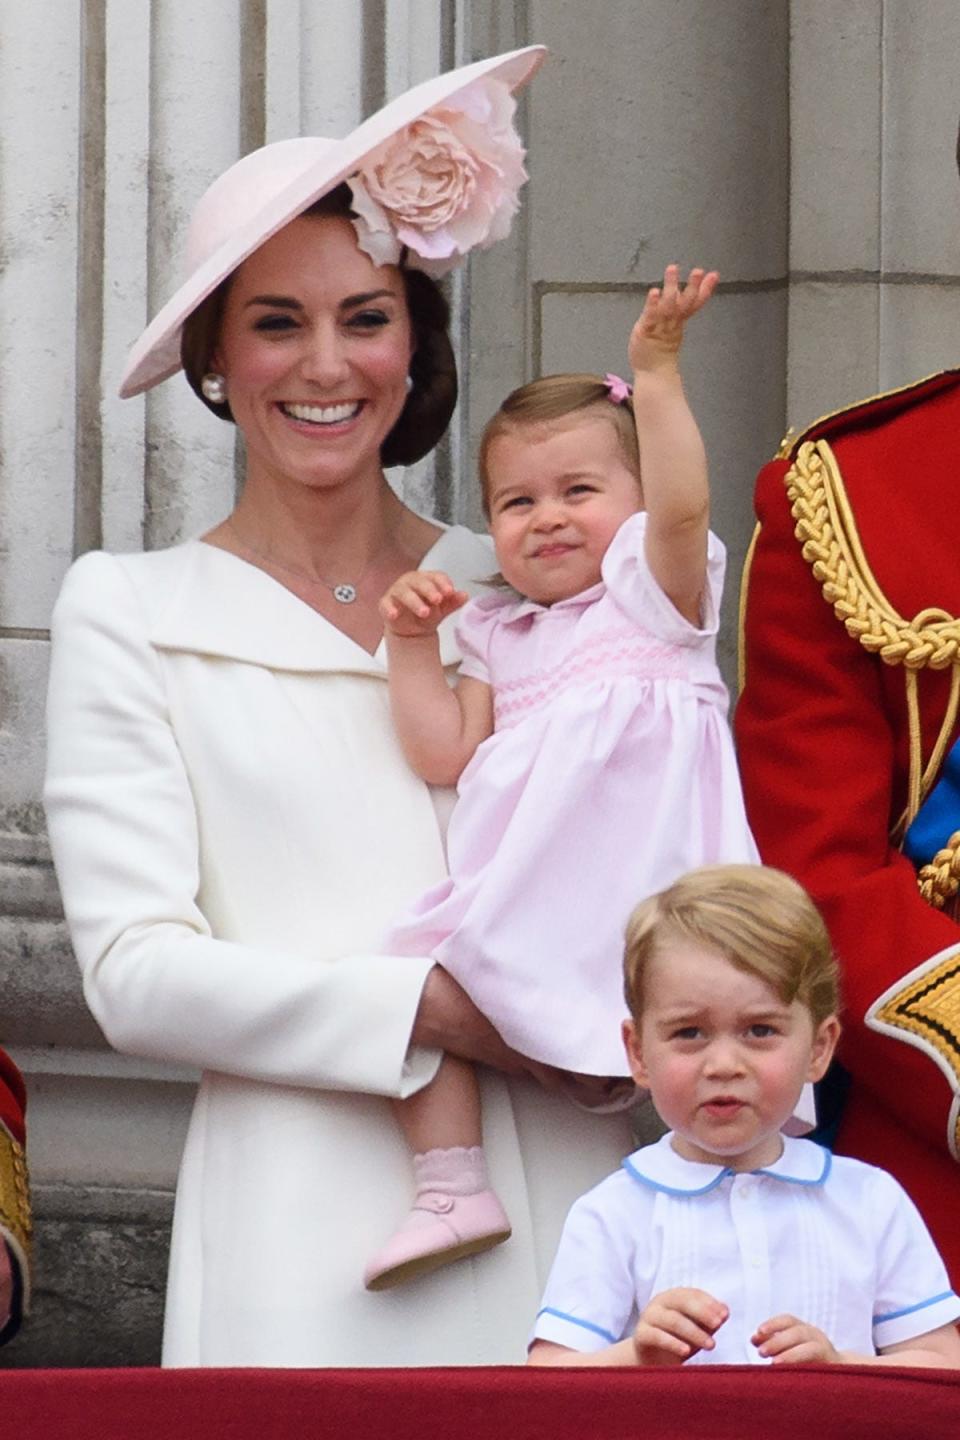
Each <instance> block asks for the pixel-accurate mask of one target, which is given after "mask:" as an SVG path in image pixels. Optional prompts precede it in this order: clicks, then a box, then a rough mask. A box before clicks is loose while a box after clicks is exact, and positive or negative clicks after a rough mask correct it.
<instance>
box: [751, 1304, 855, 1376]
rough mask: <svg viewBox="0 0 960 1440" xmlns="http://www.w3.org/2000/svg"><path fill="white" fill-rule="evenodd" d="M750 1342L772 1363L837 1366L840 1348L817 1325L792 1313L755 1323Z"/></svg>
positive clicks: (839, 1358)
mask: <svg viewBox="0 0 960 1440" xmlns="http://www.w3.org/2000/svg"><path fill="white" fill-rule="evenodd" d="M750 1339H751V1342H752V1343H753V1344H754V1345H756V1347H757V1349H758V1350H759V1352H760V1354H761V1355H763V1356H765V1357H766V1358H767V1359H769V1360H772V1361H773V1363H774V1365H839V1364H840V1363H841V1358H842V1357H841V1356H840V1353H839V1351H837V1350H835V1349H834V1348H833V1345H832V1344H831V1343H830V1341H829V1340H828V1339H827V1337H826V1335H824V1333H823V1331H822V1330H818V1329H817V1327H816V1325H807V1324H805V1323H804V1321H802V1320H798V1319H797V1317H796V1316H795V1315H774V1317H773V1319H772V1320H764V1322H763V1324H762V1325H758V1326H757V1330H756V1334H755V1335H751V1337H750Z"/></svg>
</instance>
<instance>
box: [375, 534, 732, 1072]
mask: <svg viewBox="0 0 960 1440" xmlns="http://www.w3.org/2000/svg"><path fill="white" fill-rule="evenodd" d="M645 525H646V515H645V514H643V513H639V514H637V515H633V516H631V517H630V519H628V520H627V521H626V522H625V524H624V525H623V526H622V527H621V529H620V530H619V532H618V533H617V535H616V536H615V538H614V540H613V542H612V544H611V545H610V548H609V549H608V551H607V554H606V556H605V557H604V562H603V579H602V582H601V583H600V584H598V585H595V586H593V587H592V588H591V589H589V590H585V591H583V592H582V594H579V595H575V596H573V597H572V598H571V599H569V600H561V601H558V602H557V603H556V604H554V605H550V606H543V605H538V604H536V603H534V602H533V601H530V600H523V599H518V598H517V596H516V595H515V594H514V592H512V591H510V592H504V593H495V594H489V595H484V596H482V597H480V598H479V599H477V600H473V601H471V602H470V603H469V604H468V605H467V606H466V607H465V608H464V610H463V611H462V612H461V615H460V617H459V636H460V643H461V647H462V651H463V655H464V659H463V664H462V667H461V673H462V674H464V675H469V676H473V677H474V678H476V679H478V680H483V681H485V682H486V683H487V684H489V685H491V686H492V687H493V698H494V715H495V727H496V728H495V730H494V733H493V735H491V736H490V738H489V739H488V740H485V741H484V742H483V744H482V745H481V746H480V747H479V748H478V750H477V752H476V754H475V755H474V757H473V759H472V760H471V761H470V763H469V765H468V766H467V767H466V769H465V770H464V772H463V774H462V776H461V777H460V784H459V787H458V789H459V799H458V801H457V805H456V807H455V809H454V813H453V817H452V819H451V823H450V829H449V834H448V838H447V851H448V861H449V868H450V875H449V878H448V879H447V880H446V881H444V882H443V883H442V884H441V885H438V886H435V887H434V888H433V889H432V890H430V891H428V892H427V893H426V894H425V895H423V896H422V897H421V899H420V900H419V902H418V903H417V904H416V905H415V906H414V907H413V909H412V910H411V911H409V912H408V913H407V914H406V915H405V916H404V917H403V918H402V919H401V921H400V923H399V925H398V927H397V929H396V930H395V931H394V933H393V934H392V935H391V936H390V937H389V939H388V940H387V942H386V943H387V946H388V947H389V949H390V951H391V952H392V953H395V954H400V955H432V956H434V958H435V959H436V960H437V961H438V963H439V964H441V965H443V966H444V967H445V968H446V969H447V970H449V971H450V973H451V974H452V975H453V976H455V978H456V979H457V980H458V981H459V982H460V984H461V985H462V986H463V987H464V989H465V990H466V991H467V992H468V993H469V995H470V996H471V998H472V999H473V1000H474V1002H475V1003H476V1004H477V1005H478V1006H479V1008H480V1009H481V1010H482V1011H483V1012H484V1014H485V1015H487V1016H489V1018H490V1019H491V1020H492V1022H493V1024H494V1025H495V1026H496V1027H497V1029H498V1030H499V1031H500V1033H501V1034H502V1035H503V1037H504V1039H505V1040H506V1041H507V1042H508V1044H510V1045H512V1046H514V1048H515V1049H517V1050H519V1051H521V1052H522V1053H523V1054H526V1055H530V1056H532V1057H533V1058H534V1059H536V1060H542V1061H546V1062H547V1063H549V1064H551V1065H557V1066H560V1067H561V1068H563V1069H566V1070H574V1071H582V1072H584V1073H586V1074H591V1075H625V1074H627V1073H628V1072H627V1066H626V1062H625V1059H624V1054H623V1047H622V1044H621V1040H620V1021H621V1019H622V1018H623V1017H624V1016H625V1013H626V1012H625V1008H624V1003H623V993H622V980H621V961H622V955H623V932H624V926H625V924H626V921H627V917H628V916H629V914H630V911H631V910H632V909H633V907H634V906H635V905H636V904H637V903H638V901H640V900H642V899H643V898H644V897H645V896H647V895H651V894H653V893H654V892H655V891H657V890H661V889H663V887H664V886H666V885H669V884H670V883H671V882H672V881H673V880H675V879H676V878H677V876H678V875H681V874H682V873H683V872H684V871H686V870H690V869H693V868H694V867H695V866H697V865H704V864H710V863H713V862H719V861H755V860H756V859H757V851H756V848H755V846H754V843H753V838H752V836H751V834H750V830H749V827H748V825H747V820H746V815H745V812H744V806H743V798H742V795H741V791H740V781H739V777H738V774H737V765H736V759H735V756H734V750H733V740H732V737H731V734H730V730H729V727H728V725H727V719H726V714H727V691H726V687H725V686H724V684H723V681H722V679H721V677H720V672H719V670H718V669H717V666H716V661H715V658H714V647H715V637H716V632H717V624H718V614H719V608H720V597H721V593H722V589H723V572H724V566H725V558H726V557H725V552H724V548H723V545H722V544H721V542H720V541H719V540H718V539H717V538H716V536H714V535H711V536H710V543H709V552H708V567H707V573H708V580H707V586H706V590H705V595H704V603H703V611H704V615H703V625H702V627H701V628H697V627H696V626H694V625H691V624H690V623H689V622H688V621H687V620H685V619H684V618H683V617H682V616H681V615H680V614H679V613H678V611H677V610H676V609H675V608H674V606H673V605H672V604H671V602H670V601H669V600H668V599H667V597H666V595H664V593H663V591H662V590H661V589H660V587H659V586H658V585H657V584H656V582H655V580H654V579H653V576H652V575H651V573H650V570H649V568H648V566H647V563H646V559H645V556H644V529H645Z"/></svg>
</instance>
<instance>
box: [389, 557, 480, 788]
mask: <svg viewBox="0 0 960 1440" xmlns="http://www.w3.org/2000/svg"><path fill="white" fill-rule="evenodd" d="M466 600H467V595H466V594H465V592H464V591H462V590H457V589H456V588H455V587H454V584H453V581H452V580H451V579H450V577H449V575H444V574H443V572H442V571H439V570H411V571H409V572H408V573H407V574H406V575H401V576H400V579H399V580H396V581H394V583H393V584H392V585H391V586H390V589H389V590H388V591H387V593H386V594H385V595H384V597H383V599H382V600H381V601H380V614H381V616H382V617H383V623H384V632H385V635H386V640H387V658H388V666H389V669H388V680H389V686H390V709H391V712H392V714H393V723H394V726H395V727H396V731H397V735H398V737H399V740H400V744H401V745H402V747H403V753H404V754H405V755H406V757H407V760H408V761H409V763H410V765H411V766H412V767H413V769H414V770H415V771H416V772H417V774H418V775H419V776H420V778H421V780H426V781H427V782H428V784H431V785H455V784H456V782H457V781H458V780H459V778H460V775H461V772H462V771H463V769H464V767H465V766H466V764H467V762H468V761H469V760H470V758H471V757H472V755H473V752H474V751H475V750H476V748H477V746H478V745H479V744H480V742H481V741H483V740H486V738H487V736H488V735H490V734H491V733H492V731H493V699H492V695H491V691H490V686H489V685H485V684H484V683H483V681H481V680H474V679H471V678H470V677H469V676H468V677H461V678H460V679H459V680H458V681H457V684H456V687H455V688H453V689H451V687H450V686H449V685H448V683H447V679H446V676H445V675H444V671H443V666H442V664H441V663H440V642H439V640H438V638H437V628H438V626H439V625H440V622H441V621H442V620H445V619H446V617H447V616H448V615H452V614H453V613H454V611H456V610H459V609H460V608H461V606H462V605H464V604H465V603H466Z"/></svg>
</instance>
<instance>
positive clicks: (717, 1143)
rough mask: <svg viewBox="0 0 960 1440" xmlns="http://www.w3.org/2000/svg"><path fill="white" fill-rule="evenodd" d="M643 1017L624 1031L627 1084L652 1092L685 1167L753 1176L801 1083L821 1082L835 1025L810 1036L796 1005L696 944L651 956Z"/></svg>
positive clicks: (774, 1153)
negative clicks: (701, 1165) (715, 1167)
mask: <svg viewBox="0 0 960 1440" xmlns="http://www.w3.org/2000/svg"><path fill="white" fill-rule="evenodd" d="M643 988H644V996H645V1003H644V1011H643V1015H642V1016H641V1018H640V1020H639V1021H638V1022H634V1021H632V1020H627V1021H625V1022H624V1027H623V1038H624V1043H625V1045H626V1049H627V1058H628V1060H629V1062H630V1069H631V1072H632V1074H633V1078H634V1079H635V1080H636V1082H637V1084H638V1085H643V1086H648V1087H649V1089H650V1093H651V1095H652V1097H653V1102H654V1104H655V1105H656V1107H657V1111H658V1112H659V1115H660V1118H661V1119H662V1120H663V1121H664V1123H665V1124H666V1125H668V1126H669V1127H670V1129H671V1130H673V1131H674V1136H675V1138H674V1148H675V1149H676V1151H677V1153H678V1154H680V1155H682V1156H684V1157H685V1158H686V1159H688V1160H698V1161H701V1162H705V1163H709V1164H724V1165H730V1166H732V1167H733V1169H735V1170H757V1169H760V1168H761V1167H763V1166H765V1165H770V1164H772V1163H773V1162H774V1161H775V1160H776V1159H778V1158H779V1156H780V1153H781V1149H782V1142H781V1138H780V1127H781V1125H782V1124H783V1123H784V1121H785V1120H786V1119H787V1118H788V1117H789V1116H790V1115H791V1114H792V1113H793V1108H794V1106H795V1104H796V1102H797V1099H798V1097H799V1095H800V1091H801V1090H802V1088H803V1085H804V1083H805V1081H807V1080H819V1079H820V1077H821V1076H822V1075H823V1074H824V1072H825V1070H826V1068H827V1066H828V1065H829V1063H830V1058H831V1056H832V1055H833V1051H834V1047H835V1046H836V1043H837V1037H838V1036H839V1033H840V1023H839V1021H838V1020H837V1018H836V1016H835V1015H831V1016H829V1017H828V1018H827V1019H826V1020H824V1021H822V1022H821V1024H820V1025H819V1026H818V1027H817V1029H816V1031H814V1026H813V1020H812V1018H811V1015H810V1012H809V1011H808V1010H807V1009H806V1007H805V1006H804V1005H801V1004H800V1002H799V1001H798V1000H795V1001H793V1003H792V1004H790V1005H786V1004H784V1002H783V1001H782V1000H781V999H780V998H779V996H778V995H777V994H776V992H775V991H774V990H772V989H771V988H770V986H769V985H768V984H766V982H765V981H763V980H761V979H760V978H759V977H758V976H756V975H750V974H747V973H746V972H744V971H741V970H738V969H736V967H735V966H733V965H731V964H730V962H729V960H725V959H724V958H723V957H722V956H721V955H717V954H715V953H714V952H713V951H710V950H703V949H701V948H700V947H699V946H696V945H685V944H677V945H675V946H672V947H671V948H670V949H669V950H667V951H666V952H664V953H661V954H659V955H656V956H654V958H653V959H652V961H651V962H650V964H649V965H648V967H647V971H646V974H645V976H644V987H643Z"/></svg>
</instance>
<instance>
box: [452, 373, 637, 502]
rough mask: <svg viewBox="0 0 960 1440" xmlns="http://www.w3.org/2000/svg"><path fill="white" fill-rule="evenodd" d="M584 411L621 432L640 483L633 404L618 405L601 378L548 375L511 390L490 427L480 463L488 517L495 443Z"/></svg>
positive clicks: (626, 454)
mask: <svg viewBox="0 0 960 1440" xmlns="http://www.w3.org/2000/svg"><path fill="white" fill-rule="evenodd" d="M585 410H591V411H593V412H594V413H595V414H596V415H598V416H600V417H601V418H604V419H607V420H609V421H610V423H611V424H612V425H613V427H614V429H615V430H616V433H617V438H618V440H619V441H620V448H621V450H622V451H623V455H624V459H625V460H626V461H627V464H628V465H629V467H630V469H631V470H632V471H633V473H634V474H635V475H636V477H637V480H638V481H639V479H640V446H639V444H638V442H637V427H636V425H635V423H634V419H633V406H632V405H631V404H630V402H629V400H623V401H616V400H614V399H613V398H612V396H611V392H610V387H609V385H608V384H607V382H606V381H605V380H604V378H603V376H602V375H544V376H543V377H542V378H541V379H539V380H531V382H530V384H529V385H521V386H520V388H519V389H518V390H512V391H511V392H510V394H509V395H508V396H507V398H506V399H505V400H504V402H503V404H502V405H501V406H500V409H499V410H497V411H496V412H495V413H494V414H493V415H492V416H491V417H490V419H489V420H488V421H487V424H486V428H485V429H484V432H483V435H482V436H481V439H480V453H479V456H478V460H477V464H478V468H479V471H480V485H481V489H482V493H483V509H484V513H485V514H486V515H488V516H489V514H490V506H489V495H490V474H489V469H488V462H489V456H490V446H491V445H492V444H493V442H494V440H496V439H497V438H498V436H500V435H506V434H509V433H511V432H512V431H514V430H517V429H520V428H521V427H522V426H524V425H543V424H549V422H550V421H551V420H561V419H564V418H565V417H566V416H568V415H577V414H580V413H581V412H582V411H585Z"/></svg>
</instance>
